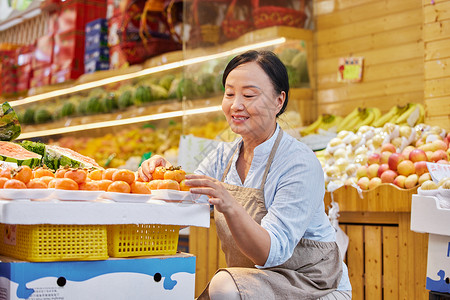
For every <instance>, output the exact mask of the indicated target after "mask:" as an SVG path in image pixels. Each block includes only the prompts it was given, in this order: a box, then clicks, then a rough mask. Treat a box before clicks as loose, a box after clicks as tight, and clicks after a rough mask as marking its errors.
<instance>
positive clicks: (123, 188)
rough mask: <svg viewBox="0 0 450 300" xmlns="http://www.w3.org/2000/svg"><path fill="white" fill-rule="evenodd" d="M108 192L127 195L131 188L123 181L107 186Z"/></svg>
mask: <svg viewBox="0 0 450 300" xmlns="http://www.w3.org/2000/svg"><path fill="white" fill-rule="evenodd" d="M107 191H108V192H115V193H129V192H130V191H131V187H130V185H129V184H128V183H126V182H125V181H120V180H119V181H113V182H112V183H111V184H110V185H109V186H108V190H107Z"/></svg>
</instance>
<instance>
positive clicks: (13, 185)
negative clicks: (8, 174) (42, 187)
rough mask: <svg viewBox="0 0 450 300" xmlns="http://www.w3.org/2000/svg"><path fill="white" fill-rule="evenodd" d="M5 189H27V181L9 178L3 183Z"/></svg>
mask: <svg viewBox="0 0 450 300" xmlns="http://www.w3.org/2000/svg"><path fill="white" fill-rule="evenodd" d="M3 188H4V189H26V188H27V186H26V185H25V183H24V182H23V181H21V180H18V179H8V180H7V181H6V182H5V185H3Z"/></svg>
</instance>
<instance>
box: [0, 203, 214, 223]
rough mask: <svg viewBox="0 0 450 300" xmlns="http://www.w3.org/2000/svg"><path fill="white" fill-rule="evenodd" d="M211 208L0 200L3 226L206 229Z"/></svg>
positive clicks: (185, 204)
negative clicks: (129, 225)
mask: <svg viewBox="0 0 450 300" xmlns="http://www.w3.org/2000/svg"><path fill="white" fill-rule="evenodd" d="M209 221H210V206H209V204H200V203H167V202H164V201H152V202H147V203H122V202H113V201H102V202H90V201H27V200H25V201H20V200H19V201H7V200H0V223H5V224H25V225H26V224H30V225H31V224H61V225H64V224H74V225H88V224H98V225H100V224H163V225H180V226H199V227H209Z"/></svg>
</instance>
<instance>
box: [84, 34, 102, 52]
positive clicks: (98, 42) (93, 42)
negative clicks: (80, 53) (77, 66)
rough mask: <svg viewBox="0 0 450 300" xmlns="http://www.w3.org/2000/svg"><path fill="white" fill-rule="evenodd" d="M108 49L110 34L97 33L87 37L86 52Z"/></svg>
mask: <svg viewBox="0 0 450 300" xmlns="http://www.w3.org/2000/svg"><path fill="white" fill-rule="evenodd" d="M107 47H108V34H106V33H96V34H93V35H92V34H91V35H86V43H85V49H86V51H90V50H96V49H100V48H107Z"/></svg>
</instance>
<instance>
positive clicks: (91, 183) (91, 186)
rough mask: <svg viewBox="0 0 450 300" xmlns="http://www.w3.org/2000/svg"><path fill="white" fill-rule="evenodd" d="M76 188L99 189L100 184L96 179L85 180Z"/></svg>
mask: <svg viewBox="0 0 450 300" xmlns="http://www.w3.org/2000/svg"><path fill="white" fill-rule="evenodd" d="M78 188H79V189H80V190H86V191H98V190H100V186H99V184H98V183H97V182H96V181H86V182H82V183H80V184H79V185H78Z"/></svg>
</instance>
